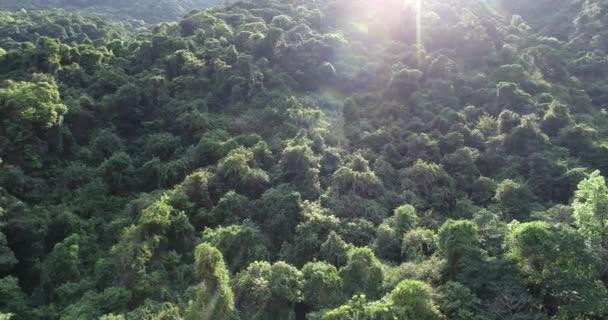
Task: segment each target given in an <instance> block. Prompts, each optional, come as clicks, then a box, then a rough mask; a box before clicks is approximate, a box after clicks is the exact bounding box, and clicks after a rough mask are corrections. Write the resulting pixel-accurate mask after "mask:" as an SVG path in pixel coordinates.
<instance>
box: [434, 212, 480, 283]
mask: <svg viewBox="0 0 608 320" xmlns="http://www.w3.org/2000/svg"><path fill="white" fill-rule="evenodd" d="M438 243H439V250H440V252H441V254H442V255H443V256H444V257H445V259H446V260H447V268H448V272H449V274H450V275H451V276H454V275H456V274H457V273H458V272H459V271H462V270H463V268H464V267H465V266H466V265H467V263H469V262H472V261H476V260H478V259H479V258H480V254H481V244H480V243H479V237H478V230H477V226H476V225H475V224H474V223H473V222H471V221H468V220H458V221H454V220H448V221H446V222H445V223H444V224H443V225H442V226H441V228H440V229H439V233H438Z"/></svg>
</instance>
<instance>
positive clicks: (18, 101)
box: [0, 75, 68, 141]
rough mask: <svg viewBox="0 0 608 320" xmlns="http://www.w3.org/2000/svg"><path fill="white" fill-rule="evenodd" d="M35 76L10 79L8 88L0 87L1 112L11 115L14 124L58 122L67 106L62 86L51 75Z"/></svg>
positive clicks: (40, 125)
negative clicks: (63, 99)
mask: <svg viewBox="0 0 608 320" xmlns="http://www.w3.org/2000/svg"><path fill="white" fill-rule="evenodd" d="M34 80H35V81H34V82H23V81H17V82H15V81H10V82H8V88H6V89H3V90H2V91H0V101H1V102H2V103H1V104H0V112H2V113H3V114H5V115H6V116H7V117H10V119H12V120H13V121H14V123H13V125H19V126H20V128H21V129H22V130H26V129H30V128H49V127H51V126H53V125H56V124H58V123H59V122H60V121H61V119H62V116H63V115H64V114H65V113H66V112H67V110H68V109H67V107H66V106H65V105H64V104H62V103H61V97H60V95H59V88H58V87H57V84H56V83H55V81H54V80H53V79H52V78H50V77H44V76H42V75H40V76H39V77H38V78H35V79H34ZM5 119H9V118H5ZM32 126H33V127H32ZM15 129H17V128H15ZM15 134H17V135H15V138H17V139H19V137H20V135H23V134H25V132H15ZM17 141H21V140H17Z"/></svg>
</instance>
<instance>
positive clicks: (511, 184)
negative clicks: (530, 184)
mask: <svg viewBox="0 0 608 320" xmlns="http://www.w3.org/2000/svg"><path fill="white" fill-rule="evenodd" d="M494 199H495V200H496V201H497V202H498V205H499V206H500V207H501V208H502V210H503V213H504V215H505V217H506V218H507V220H513V219H518V220H527V219H528V218H529V214H530V206H531V203H532V200H533V196H532V194H531V192H530V190H529V189H528V188H527V186H526V185H524V184H521V183H518V182H515V181H513V180H509V179H507V180H503V181H502V182H501V183H500V184H498V187H497V188H496V195H495V196H494Z"/></svg>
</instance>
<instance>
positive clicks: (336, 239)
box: [319, 231, 350, 268]
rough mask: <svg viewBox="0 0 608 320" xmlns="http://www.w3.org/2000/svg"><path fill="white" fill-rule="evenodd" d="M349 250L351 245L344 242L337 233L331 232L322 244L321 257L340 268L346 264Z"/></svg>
mask: <svg viewBox="0 0 608 320" xmlns="http://www.w3.org/2000/svg"><path fill="white" fill-rule="evenodd" d="M349 249H350V246H349V244H348V243H346V241H344V240H342V238H341V237H340V235H338V234H337V233H336V232H335V231H331V232H330V233H329V235H328V236H327V240H325V242H323V244H321V249H320V251H319V257H320V258H321V259H322V260H324V261H326V262H329V263H331V264H332V265H334V266H335V267H338V268H339V267H341V266H343V265H345V264H346V262H347V260H348V251H349Z"/></svg>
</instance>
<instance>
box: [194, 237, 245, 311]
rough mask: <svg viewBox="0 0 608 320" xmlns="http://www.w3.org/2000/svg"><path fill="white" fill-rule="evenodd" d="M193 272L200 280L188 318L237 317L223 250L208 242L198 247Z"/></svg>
mask: <svg viewBox="0 0 608 320" xmlns="http://www.w3.org/2000/svg"><path fill="white" fill-rule="evenodd" d="M194 259H195V261H194V275H195V278H196V279H197V280H198V281H199V284H198V286H197V287H196V289H195V294H194V295H195V296H194V301H191V302H190V304H189V305H188V310H187V311H186V319H222V320H223V319H236V318H237V317H236V309H235V306H234V295H233V293H232V289H231V288H230V284H229V282H230V279H229V274H228V270H227V269H226V266H225V265H224V259H223V257H222V253H221V252H220V251H219V250H217V249H216V248H214V247H212V246H211V245H209V244H205V243H203V244H200V245H198V246H197V247H196V250H195V258H194Z"/></svg>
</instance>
